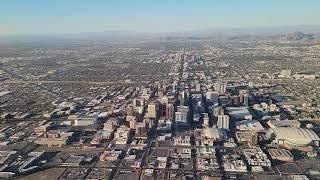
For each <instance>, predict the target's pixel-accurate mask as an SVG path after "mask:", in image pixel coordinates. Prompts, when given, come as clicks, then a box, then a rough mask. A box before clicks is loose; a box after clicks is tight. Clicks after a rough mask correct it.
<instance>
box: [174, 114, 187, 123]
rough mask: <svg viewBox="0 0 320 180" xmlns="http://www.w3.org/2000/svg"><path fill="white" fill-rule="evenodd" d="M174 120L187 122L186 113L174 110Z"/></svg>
mask: <svg viewBox="0 0 320 180" xmlns="http://www.w3.org/2000/svg"><path fill="white" fill-rule="evenodd" d="M176 122H177V123H188V113H186V112H176Z"/></svg>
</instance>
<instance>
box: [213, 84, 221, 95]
mask: <svg viewBox="0 0 320 180" xmlns="http://www.w3.org/2000/svg"><path fill="white" fill-rule="evenodd" d="M213 86H214V90H215V91H217V92H219V93H220V91H221V83H220V82H215V83H214V85H213Z"/></svg>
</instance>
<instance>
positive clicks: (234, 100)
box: [231, 96, 240, 106]
mask: <svg viewBox="0 0 320 180" xmlns="http://www.w3.org/2000/svg"><path fill="white" fill-rule="evenodd" d="M231 100H232V105H234V106H238V105H239V103H240V97H239V96H231Z"/></svg>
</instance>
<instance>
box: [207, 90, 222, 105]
mask: <svg viewBox="0 0 320 180" xmlns="http://www.w3.org/2000/svg"><path fill="white" fill-rule="evenodd" d="M206 99H207V102H209V104H215V103H218V101H219V93H218V92H216V91H208V92H206Z"/></svg>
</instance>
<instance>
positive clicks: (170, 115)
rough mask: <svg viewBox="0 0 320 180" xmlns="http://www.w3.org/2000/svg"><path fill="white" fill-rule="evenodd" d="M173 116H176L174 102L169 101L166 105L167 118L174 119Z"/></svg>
mask: <svg viewBox="0 0 320 180" xmlns="http://www.w3.org/2000/svg"><path fill="white" fill-rule="evenodd" d="M173 118H174V107H173V104H172V103H169V104H167V106H166V119H168V120H173Z"/></svg>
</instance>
